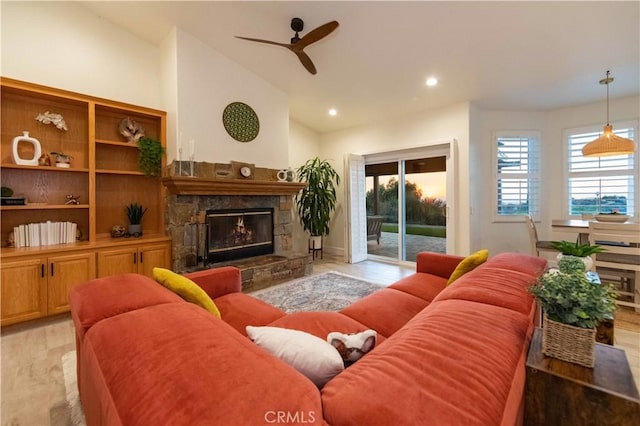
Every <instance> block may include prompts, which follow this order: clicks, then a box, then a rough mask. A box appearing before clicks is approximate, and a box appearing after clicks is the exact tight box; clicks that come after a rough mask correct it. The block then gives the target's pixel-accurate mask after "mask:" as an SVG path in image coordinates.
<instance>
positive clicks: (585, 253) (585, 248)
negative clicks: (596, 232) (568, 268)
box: [551, 241, 605, 271]
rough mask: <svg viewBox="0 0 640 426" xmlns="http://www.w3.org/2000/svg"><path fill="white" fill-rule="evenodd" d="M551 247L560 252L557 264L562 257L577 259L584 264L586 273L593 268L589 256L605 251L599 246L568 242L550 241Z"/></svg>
mask: <svg viewBox="0 0 640 426" xmlns="http://www.w3.org/2000/svg"><path fill="white" fill-rule="evenodd" d="M551 247H553V248H554V249H556V250H558V251H559V252H560V253H559V254H558V257H557V260H558V262H560V260H561V259H562V257H563V256H575V257H579V258H581V259H582V261H583V262H584V266H585V268H586V270H587V271H590V270H591V269H592V268H593V259H591V255H592V254H595V253H602V252H603V251H605V249H604V248H603V247H600V246H599V245H589V244H580V243H579V242H578V241H576V242H575V243H572V242H570V241H551Z"/></svg>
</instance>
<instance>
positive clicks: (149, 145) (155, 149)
mask: <svg viewBox="0 0 640 426" xmlns="http://www.w3.org/2000/svg"><path fill="white" fill-rule="evenodd" d="M138 150H139V154H138V167H139V168H140V171H141V172H143V173H144V174H145V176H160V175H161V173H162V156H163V155H164V153H165V149H164V147H163V146H162V144H161V143H160V142H159V141H157V140H155V139H152V138H148V137H141V138H140V139H139V140H138Z"/></svg>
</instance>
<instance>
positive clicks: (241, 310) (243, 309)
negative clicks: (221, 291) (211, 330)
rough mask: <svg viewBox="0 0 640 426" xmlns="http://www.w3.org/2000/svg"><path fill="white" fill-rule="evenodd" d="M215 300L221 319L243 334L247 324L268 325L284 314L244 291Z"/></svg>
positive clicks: (245, 332)
mask: <svg viewBox="0 0 640 426" xmlns="http://www.w3.org/2000/svg"><path fill="white" fill-rule="evenodd" d="M215 302H216V306H217V307H218V309H220V314H221V315H222V320H223V321H224V322H226V323H227V324H229V325H230V326H231V327H233V328H235V329H236V330H238V332H240V333H241V334H243V335H245V336H246V334H247V331H246V329H247V326H248V325H269V324H270V323H271V322H273V321H275V320H277V319H278V318H280V317H283V316H285V315H286V314H285V312H284V311H283V310H281V309H278V308H276V307H275V306H272V305H269V304H268V303H266V302H263V301H262V300H259V299H256V298H255V297H252V296H249V295H246V294H244V293H228V294H225V295H224V296H220V297H218V298H216V299H215Z"/></svg>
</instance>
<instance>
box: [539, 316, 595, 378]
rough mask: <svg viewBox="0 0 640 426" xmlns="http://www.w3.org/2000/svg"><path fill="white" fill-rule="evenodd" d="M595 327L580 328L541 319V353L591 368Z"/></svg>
mask: <svg viewBox="0 0 640 426" xmlns="http://www.w3.org/2000/svg"><path fill="white" fill-rule="evenodd" d="M595 347H596V329H595V328H580V327H574V326H572V325H567V324H563V323H561V322H557V321H552V320H550V319H549V318H547V316H546V315H545V316H544V319H543V329H542V353H544V354H545V355H547V356H550V357H552V358H557V359H560V360H562V361H567V362H571V363H573V364H578V365H582V366H584V367H589V368H593V364H594V361H595Z"/></svg>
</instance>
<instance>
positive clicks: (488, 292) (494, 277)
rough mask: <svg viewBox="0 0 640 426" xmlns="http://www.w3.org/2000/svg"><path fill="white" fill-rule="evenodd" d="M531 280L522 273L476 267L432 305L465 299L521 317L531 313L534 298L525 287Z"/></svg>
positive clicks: (443, 292)
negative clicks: (508, 310) (508, 311)
mask: <svg viewBox="0 0 640 426" xmlns="http://www.w3.org/2000/svg"><path fill="white" fill-rule="evenodd" d="M534 282H535V278H533V277H532V276H531V275H527V274H524V273H522V272H516V271H510V270H507V269H502V268H490V267H488V266H487V267H485V268H478V269H476V270H474V271H473V272H470V273H469V274H467V275H465V276H464V277H463V278H461V279H459V280H458V281H456V285H452V286H449V287H447V288H446V289H445V290H444V291H442V293H440V294H439V295H438V296H437V297H436V298H435V299H434V302H437V301H442V300H451V299H458V300H469V301H472V302H478V303H485V304H489V305H494V306H500V307H503V308H507V309H511V310H514V311H517V312H520V313H522V314H524V315H530V314H532V309H533V308H534V306H535V305H534V303H533V301H534V297H533V295H531V293H529V292H528V291H527V288H528V287H529V286H530V285H531V284H533V283H534Z"/></svg>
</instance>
